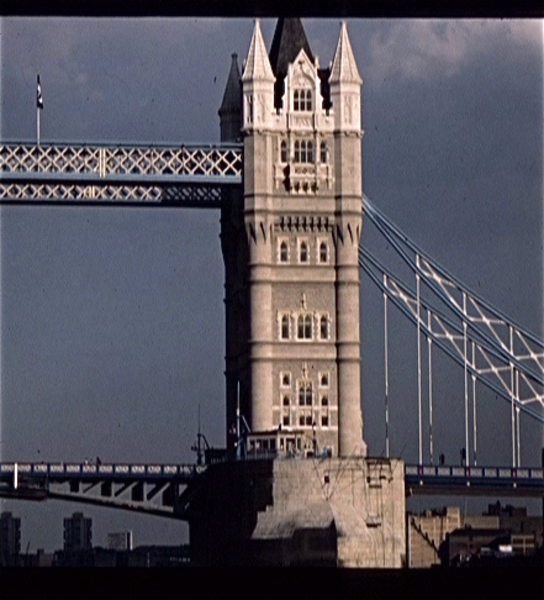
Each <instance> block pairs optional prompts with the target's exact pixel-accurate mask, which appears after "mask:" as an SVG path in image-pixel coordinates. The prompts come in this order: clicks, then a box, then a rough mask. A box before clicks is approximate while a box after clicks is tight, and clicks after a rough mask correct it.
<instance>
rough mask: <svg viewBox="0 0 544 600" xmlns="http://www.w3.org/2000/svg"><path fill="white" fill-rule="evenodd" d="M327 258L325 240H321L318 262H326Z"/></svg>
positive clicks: (327, 251) (327, 250)
mask: <svg viewBox="0 0 544 600" xmlns="http://www.w3.org/2000/svg"><path fill="white" fill-rule="evenodd" d="M328 260H329V249H328V247H327V242H321V243H320V244H319V262H320V263H326V262H328Z"/></svg>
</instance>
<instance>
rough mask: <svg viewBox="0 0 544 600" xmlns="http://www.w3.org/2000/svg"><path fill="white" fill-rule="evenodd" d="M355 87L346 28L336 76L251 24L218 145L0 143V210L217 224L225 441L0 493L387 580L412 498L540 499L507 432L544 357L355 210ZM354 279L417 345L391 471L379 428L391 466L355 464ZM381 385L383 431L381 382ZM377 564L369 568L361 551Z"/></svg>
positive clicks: (295, 37)
mask: <svg viewBox="0 0 544 600" xmlns="http://www.w3.org/2000/svg"><path fill="white" fill-rule="evenodd" d="M361 85H362V79H361V77H360V74H359V71H358V68H357V64H356V61H355V58H354V55H353V51H352V49H351V44H350V41H349V37H348V33H347V28H346V25H345V24H342V26H341V31H340V35H339V38H338V43H337V46H336V51H335V55H334V59H333V61H332V62H331V64H330V66H329V67H328V68H322V67H321V66H320V64H319V61H318V59H317V58H316V57H314V56H313V55H312V52H311V49H310V45H309V43H308V40H307V39H306V35H305V33H304V30H303V28H302V25H301V23H300V21H299V20H298V19H280V20H279V22H278V25H277V28H276V32H275V35H274V40H273V42H272V46H271V49H270V52H267V50H266V47H265V44H264V40H263V36H262V33H261V30H260V25H259V21H257V22H256V24H255V29H254V32H253V37H252V39H251V43H250V48H249V52H248V56H247V58H246V60H245V62H244V68H243V72H242V73H241V74H240V71H239V69H238V63H237V57H236V56H235V55H233V60H232V65H231V70H230V74H229V78H228V82H227V86H226V90H225V94H224V97H223V103H222V105H221V108H220V110H219V115H220V119H221V143H220V144H217V145H197V144H194V145H187V146H186V145H183V144H180V145H161V146H153V145H139V146H137V145H113V144H109V145H99V144H92V145H86V144H28V143H26V144H24V143H1V144H0V203H1V204H16V205H20V204H24V205H48V206H55V205H57V206H59V205H76V206H131V207H138V206H156V207H161V206H162V207H179V208H184V207H189V208H195V207H196V208H217V209H220V211H221V245H222V252H223V259H224V265H225V310H226V426H227V448H226V451H225V454H224V455H223V456H221V457H220V459H217V460H215V461H213V464H208V465H206V466H199V467H198V468H196V467H194V466H189V465H161V464H154V465H145V464H138V465H134V464H122V465H116V464H107V465H106V464H104V465H89V464H75V463H74V464H64V463H54V464H53V463H52V464H37V463H4V464H0V494H2V495H4V496H7V497H15V498H16V497H19V498H43V497H50V498H69V499H71V500H74V501H80V502H89V503H93V504H97V505H105V506H114V507H117V508H123V509H128V510H137V511H144V512H148V513H149V514H157V515H163V516H170V517H173V518H178V519H186V520H188V521H189V523H190V531H191V544H192V546H193V551H194V556H195V557H196V559H197V560H198V561H199V562H201V563H202V564H221V561H223V562H224V561H227V562H228V561H232V563H233V564H243V563H244V560H246V561H247V560H248V556H249V555H250V554H251V555H252V556H253V557H254V558H255V560H257V561H260V564H277V563H278V562H281V561H285V560H287V562H289V560H291V559H292V558H293V556H294V555H295V554H296V553H297V552H298V550H293V546H292V543H293V540H294V539H295V533H294V532H299V533H300V532H303V535H307V536H308V539H310V538H311V537H312V536H314V537H315V538H316V539H317V540H318V541H320V542H322V544H324V546H323V547H326V552H325V554H326V556H327V557H328V558H327V560H329V559H330V557H331V556H333V557H334V561H335V564H339V565H344V566H388V567H398V566H400V565H401V562H402V560H403V558H402V557H403V553H404V548H405V529H404V528H405V523H404V515H405V496H406V495H412V494H436V493H441V494H448V495H451V494H459V493H461V494H463V495H468V494H474V495H478V494H484V495H485V494H493V495H496V494H506V495H509V494H513V493H515V494H516V495H517V496H531V497H541V496H543V495H544V480H543V470H542V469H541V468H533V467H531V468H526V467H522V465H521V453H520V444H521V434H520V425H519V424H520V415H521V414H522V413H524V414H526V415H528V417H530V418H532V419H534V420H537V421H538V422H543V421H544V412H543V410H542V409H543V408H544V396H543V391H542V388H543V385H544V344H543V343H542V341H541V340H539V339H538V338H537V337H536V336H534V335H533V334H532V333H531V332H529V331H526V330H525V329H524V328H522V327H520V326H519V325H517V324H515V323H513V322H512V321H511V320H509V319H508V318H507V317H506V316H505V315H503V314H502V313H501V312H500V311H497V310H496V309H495V308H494V307H492V306H491V305H490V304H489V303H486V302H485V301H484V300H483V299H482V298H480V297H478V296H477V295H476V294H474V293H473V292H472V291H471V290H469V289H468V288H467V287H466V286H464V285H463V284H462V282H460V281H458V280H457V279H456V278H455V277H453V276H452V275H450V274H449V273H448V272H446V271H445V270H444V269H442V268H441V267H440V266H439V265H437V264H436V263H435V261H433V259H432V257H430V256H428V255H426V254H425V253H424V252H423V251H422V250H421V249H419V248H418V247H417V246H416V245H415V244H413V243H412V242H411V241H410V240H409V239H408V238H407V237H406V236H404V234H402V232H400V230H398V229H397V228H396V227H395V226H394V225H393V224H392V223H391V222H390V221H389V220H388V219H387V217H385V215H383V214H382V213H381V212H380V211H379V210H378V209H377V207H375V206H374V205H373V204H372V203H371V202H370V201H369V200H368V199H367V198H366V197H364V196H363V191H362V176H361V165H362V156H361V140H362V130H361V93H360V89H361ZM363 215H364V216H365V217H366V218H367V219H369V220H370V221H371V222H372V223H373V224H374V225H375V226H376V227H377V229H378V230H380V232H381V233H382V234H383V235H384V237H385V238H386V239H387V240H388V241H389V243H391V245H392V246H393V247H394V248H395V250H396V251H397V252H398V254H399V255H400V256H401V257H402V259H403V260H404V261H405V262H406V264H408V266H409V268H410V272H411V274H412V275H413V278H414V282H415V290H414V289H413V288H412V287H411V284H406V283H405V282H403V281H401V280H400V279H399V278H398V277H397V276H395V275H394V273H392V271H390V270H389V269H388V268H387V267H385V266H384V265H382V264H381V263H380V262H379V261H378V260H377V259H376V258H375V257H373V256H372V254H370V253H369V251H368V250H367V249H366V248H365V247H364V246H363V245H362V244H361V241H362V227H363ZM361 269H362V270H363V271H364V272H365V273H367V274H368V276H369V277H370V278H371V279H372V280H373V281H374V283H375V284H376V285H377V286H378V287H379V289H380V290H381V292H382V294H383V298H384V322H385V324H386V331H385V347H386V349H387V347H388V334H387V307H388V305H389V303H393V304H394V305H395V306H396V307H397V308H399V310H401V311H402V312H403V314H404V315H405V316H406V317H407V318H408V319H410V320H411V321H412V322H413V323H414V324H415V326H416V328H417V340H418V421H419V431H418V463H417V464H412V465H410V464H408V465H405V464H404V462H403V461H402V460H400V459H398V458H393V457H391V456H390V453H389V434H388V430H387V428H386V437H387V440H386V452H385V456H382V457H380V458H375V457H374V458H373V457H370V456H368V453H367V448H366V444H365V441H364V436H363V415H362V411H361V375H360V363H361V343H360V333H359V332H360V323H359V314H360V310H359V308H360V307H359V293H360V279H359V278H360V272H361ZM422 285H425V286H426V287H427V289H428V290H429V291H430V292H432V294H434V296H433V300H432V301H431V300H429V299H428V298H427V296H425V297H424V296H423V295H422ZM441 303H442V304H441ZM444 305H445V306H447V308H446V309H443V308H440V307H441V306H444ZM425 317H426V318H425ZM422 337H424V338H425V341H426V342H427V344H428V357H429V382H430V386H429V413H428V415H427V418H428V420H429V463H427V464H426V463H425V461H424V449H423V444H424V432H423V425H422V422H423V412H424V409H423V406H422V377H421V370H422V364H421V338H422ZM433 345H434V346H433ZM433 347H438V348H440V349H441V350H442V351H443V352H444V353H446V354H447V355H448V356H450V357H451V358H452V359H453V360H454V361H456V362H457V364H459V365H461V367H462V368H463V372H464V376H465V397H464V414H465V452H466V459H465V464H463V465H461V466H455V467H454V466H452V465H444V464H440V465H439V466H436V460H435V457H434V447H433V433H432V383H431V372H432V370H431V357H432V348H433ZM469 348H470V351H469ZM363 350H364V349H363ZM386 352H387V350H386ZM387 361H388V358H387V353H386V365H387ZM476 381H478V382H480V383H482V384H483V385H485V386H487V387H488V388H489V389H491V390H492V391H493V392H495V393H496V394H497V396H500V397H502V398H503V399H505V400H506V401H507V402H509V405H510V407H511V445H512V465H511V466H508V467H504V466H503V467H498V466H496V465H495V466H485V463H483V465H484V466H482V461H481V458H480V457H479V456H478V453H477V450H478V443H477V441H478V426H477V405H476ZM385 385H386V422H387V424H388V417H389V415H388V405H387V401H388V396H387V387H388V379H387V367H386V381H385ZM216 458H217V457H216ZM287 458H290V460H287ZM240 459H244V460H240ZM250 459H254V460H250ZM340 490H342V491H340ZM288 523H289V524H290V525H289V527H291V529H292V530H291V529H289V527H287V525H286V524H288ZM288 529H289V531H287V530H288ZM331 532H334V535H333V536H332V538H331ZM333 538H334V539H333ZM312 539H313V538H312ZM331 540H332V541H331ZM377 545H379V547H380V548H381V549H382V550H383V552H380V553H379V554H380V561H381V562H376V560H377V559H376V555H375V554H373V553H372V552H371V551H370V550H369V549H370V548H375V547H377ZM290 553H291V554H293V556H291V554H290ZM309 560H310V561H311V560H317V561H318V562H319V560H320V558H319V557H317V558H316V557H312V558H310V559H309ZM323 560H325V559H323Z"/></svg>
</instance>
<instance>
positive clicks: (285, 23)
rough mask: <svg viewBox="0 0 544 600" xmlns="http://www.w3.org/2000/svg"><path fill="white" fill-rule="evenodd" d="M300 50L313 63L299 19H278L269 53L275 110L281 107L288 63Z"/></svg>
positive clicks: (292, 60) (293, 59)
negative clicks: (273, 82) (273, 84)
mask: <svg viewBox="0 0 544 600" xmlns="http://www.w3.org/2000/svg"><path fill="white" fill-rule="evenodd" d="M302 48H304V51H305V52H306V54H307V55H308V58H309V59H310V60H311V61H312V62H313V60H314V57H313V54H312V51H311V50H310V44H309V43H308V39H307V38H306V33H305V32H304V27H302V22H301V21H300V19H286V18H280V19H278V23H277V25H276V31H275V32H274V39H273V40H272V46H271V48H270V53H269V59H270V65H271V66H272V71H273V72H274V75H275V76H276V84H275V86H274V91H275V93H274V105H275V106H276V108H280V107H281V99H282V96H283V92H284V90H285V85H284V79H285V76H286V75H287V67H288V65H289V63H292V62H294V61H295V58H296V57H297V56H298V53H299V52H300V51H301V50H302Z"/></svg>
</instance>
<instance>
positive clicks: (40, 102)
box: [36, 75, 43, 109]
mask: <svg viewBox="0 0 544 600" xmlns="http://www.w3.org/2000/svg"><path fill="white" fill-rule="evenodd" d="M36 106H37V107H38V108H42V109H43V96H42V84H41V83H40V76H39V75H38V90H37V92H36Z"/></svg>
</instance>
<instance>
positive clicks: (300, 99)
mask: <svg viewBox="0 0 544 600" xmlns="http://www.w3.org/2000/svg"><path fill="white" fill-rule="evenodd" d="M312 105H313V102H312V91H311V90H295V91H294V92H293V110H294V111H297V112H298V111H310V110H312Z"/></svg>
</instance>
